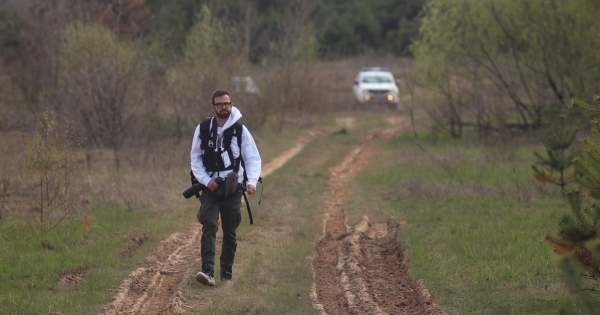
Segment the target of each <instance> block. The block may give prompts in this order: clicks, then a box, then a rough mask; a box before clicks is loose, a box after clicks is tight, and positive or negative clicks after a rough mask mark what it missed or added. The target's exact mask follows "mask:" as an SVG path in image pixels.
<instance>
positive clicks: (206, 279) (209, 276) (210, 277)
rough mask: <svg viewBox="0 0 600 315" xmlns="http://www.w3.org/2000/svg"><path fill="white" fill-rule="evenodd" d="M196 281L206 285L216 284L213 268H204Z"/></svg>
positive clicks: (197, 275)
mask: <svg viewBox="0 0 600 315" xmlns="http://www.w3.org/2000/svg"><path fill="white" fill-rule="evenodd" d="M196 281H198V282H200V283H202V284H204V285H210V286H213V285H215V274H214V272H213V271H212V270H209V269H203V270H202V271H200V272H198V273H197V274H196Z"/></svg>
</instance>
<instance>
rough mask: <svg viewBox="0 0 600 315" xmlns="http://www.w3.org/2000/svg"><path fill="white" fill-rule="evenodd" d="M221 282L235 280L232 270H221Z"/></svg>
mask: <svg viewBox="0 0 600 315" xmlns="http://www.w3.org/2000/svg"><path fill="white" fill-rule="evenodd" d="M221 282H227V283H231V282H233V275H232V273H231V271H221Z"/></svg>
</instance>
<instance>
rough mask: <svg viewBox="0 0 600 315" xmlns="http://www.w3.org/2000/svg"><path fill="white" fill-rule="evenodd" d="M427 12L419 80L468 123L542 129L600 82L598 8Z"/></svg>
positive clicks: (520, 6) (544, 4)
mask: <svg viewBox="0 0 600 315" xmlns="http://www.w3.org/2000/svg"><path fill="white" fill-rule="evenodd" d="M424 11H425V14H424V18H423V21H422V26H421V36H420V38H419V40H418V41H417V42H416V43H415V44H414V46H413V52H414V54H415V57H416V60H417V63H418V72H419V73H421V74H422V76H423V80H424V81H426V82H427V84H428V85H429V86H430V87H434V88H435V89H436V90H438V91H439V94H440V95H442V96H441V97H443V98H444V99H446V101H447V102H455V103H458V105H456V106H459V108H460V109H462V111H461V119H462V120H463V121H467V122H469V123H471V122H472V123H476V122H475V120H476V119H480V117H482V116H489V117H490V118H489V119H491V120H492V123H490V124H489V126H486V128H498V129H500V130H501V129H502V128H514V127H516V126H518V128H531V127H533V128H538V127H541V126H542V123H543V122H542V118H543V114H544V112H546V111H547V110H550V109H557V110H559V109H564V106H565V104H566V103H567V102H568V100H569V99H571V98H573V97H578V98H583V97H587V96H588V95H591V94H592V92H593V89H594V88H595V87H594V84H593V82H597V81H598V79H599V78H600V75H599V73H600V72H599V71H596V70H597V68H596V67H597V65H599V64H600V56H599V55H598V54H597V51H598V49H599V48H600V38H599V37H598V36H596V34H597V30H598V29H600V21H599V20H598V19H597V18H596V16H597V14H598V12H599V8H598V5H597V4H596V3H595V2H594V1H588V0H574V1H561V0H533V1H518V0H490V1H477V0H448V1H446V0H432V1H430V2H428V4H427V6H426V8H425V10H424ZM590 67H592V68H593V69H594V70H592V71H590ZM465 95H468V96H471V99H467V98H466V97H465ZM509 104H510V105H511V107H512V112H513V113H516V114H510V113H508V112H507V109H508V105H509ZM432 111H433V110H432ZM472 113H476V114H472ZM494 120H497V121H494ZM499 126H501V127H499Z"/></svg>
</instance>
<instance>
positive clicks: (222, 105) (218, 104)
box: [213, 102, 233, 108]
mask: <svg viewBox="0 0 600 315" xmlns="http://www.w3.org/2000/svg"><path fill="white" fill-rule="evenodd" d="M232 104H233V103H232V102H225V103H216V104H213V105H214V106H215V107H218V108H223V107H229V106H231V105H232Z"/></svg>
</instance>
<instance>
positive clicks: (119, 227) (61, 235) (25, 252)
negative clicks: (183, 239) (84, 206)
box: [0, 206, 181, 314]
mask: <svg viewBox="0 0 600 315" xmlns="http://www.w3.org/2000/svg"><path fill="white" fill-rule="evenodd" d="M87 214H88V216H89V217H90V222H91V225H90V227H91V229H90V230H89V231H86V229H85V227H84V223H83V220H81V219H75V220H73V221H71V222H69V223H68V224H65V225H60V226H59V227H57V228H55V229H53V230H51V231H50V232H49V233H48V235H47V237H46V238H45V240H41V239H40V238H39V237H37V236H35V234H33V233H32V230H31V229H30V228H29V226H28V225H26V224H25V223H24V222H22V221H18V220H11V221H0V235H1V236H0V314H47V313H50V312H61V313H66V314H75V313H79V314H95V313H98V312H100V307H101V306H102V305H104V304H106V303H108V301H110V299H111V298H112V296H113V294H114V292H113V290H112V289H113V288H115V287H116V286H117V285H118V284H120V283H121V281H123V279H125V278H126V277H127V275H128V274H129V272H130V271H131V270H133V269H135V268H136V266H137V265H138V264H139V262H140V260H141V259H142V258H143V257H145V256H146V254H147V253H148V251H149V249H150V248H152V247H153V246H155V245H156V244H157V243H158V241H160V240H161V239H162V238H163V237H165V235H166V233H168V231H170V230H173V229H177V228H180V227H181V225H180V224H179V223H178V222H181V219H180V218H177V215H180V213H179V214H178V212H173V213H164V214H155V213H151V212H144V211H140V210H128V209H121V208H115V207H109V206H99V207H94V208H92V209H90V210H89V211H88V212H87ZM157 217H161V218H162V219H161V220H157ZM141 235H146V236H148V241H147V243H146V246H144V247H142V249H140V250H139V251H138V252H137V253H136V254H134V255H132V256H131V257H123V256H121V255H119V254H120V253H121V251H123V250H124V249H126V248H127V247H128V245H129V240H130V238H131V237H133V236H141ZM78 268H87V272H86V274H85V277H84V280H83V282H81V283H79V284H76V285H70V286H62V285H60V284H59V282H58V280H59V276H60V274H63V273H66V272H70V271H73V270H76V269H78Z"/></svg>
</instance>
